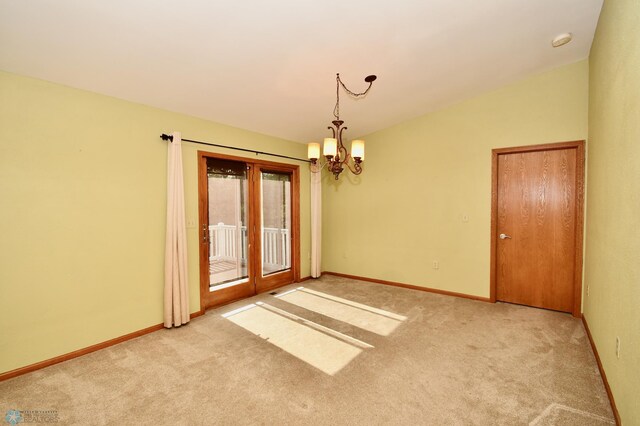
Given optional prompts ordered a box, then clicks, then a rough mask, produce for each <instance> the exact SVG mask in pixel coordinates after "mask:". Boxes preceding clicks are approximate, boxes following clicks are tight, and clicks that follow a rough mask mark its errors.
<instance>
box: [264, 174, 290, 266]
mask: <svg viewBox="0 0 640 426" xmlns="http://www.w3.org/2000/svg"><path fill="white" fill-rule="evenodd" d="M260 182H261V198H262V203H261V204H262V221H261V225H262V227H261V232H262V238H261V240H262V276H263V277H264V276H267V275H270V274H274V273H277V272H281V271H286V270H289V269H291V174H289V173H281V172H261V174H260Z"/></svg>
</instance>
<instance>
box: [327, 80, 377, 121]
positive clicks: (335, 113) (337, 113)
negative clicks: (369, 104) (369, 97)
mask: <svg viewBox="0 0 640 426" xmlns="http://www.w3.org/2000/svg"><path fill="white" fill-rule="evenodd" d="M372 85H373V81H369V87H367V89H366V90H365V91H364V92H360V93H356V92H353V91H351V90H349V88H348V87H347V86H346V85H345V84H344V83H343V82H342V80H341V79H340V74H339V73H338V74H336V106H335V107H334V108H333V116H334V117H335V118H336V120H340V86H342V88H343V89H344V91H345V92H347V94H349V95H350V96H353V97H354V98H356V99H357V98H361V97H363V96H364V95H366V94H367V93H368V92H369V89H371V86H372Z"/></svg>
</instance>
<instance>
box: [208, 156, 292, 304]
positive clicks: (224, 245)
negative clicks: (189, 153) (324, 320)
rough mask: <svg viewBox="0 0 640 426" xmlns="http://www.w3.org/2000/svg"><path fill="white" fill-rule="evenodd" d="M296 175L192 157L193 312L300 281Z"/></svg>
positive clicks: (233, 160) (276, 166)
mask: <svg viewBox="0 0 640 426" xmlns="http://www.w3.org/2000/svg"><path fill="white" fill-rule="evenodd" d="M299 187H300V175H299V167H298V166H293V165H290V164H282V163H274V162H270V161H262V160H254V159H245V158H242V157H234V156H229V155H222V154H212V153H209V152H204V151H199V152H198V192H199V215H200V228H199V240H200V308H201V309H202V310H204V309H206V308H210V307H213V306H219V305H223V304H226V303H229V302H232V301H234V300H238V299H242V298H245V297H249V296H252V295H255V294H256V293H261V292H264V291H268V290H271V289H274V288H276V287H280V286H283V285H286V284H290V283H293V282H296V281H299V280H300V204H299V199H300V195H299V194H300V192H299Z"/></svg>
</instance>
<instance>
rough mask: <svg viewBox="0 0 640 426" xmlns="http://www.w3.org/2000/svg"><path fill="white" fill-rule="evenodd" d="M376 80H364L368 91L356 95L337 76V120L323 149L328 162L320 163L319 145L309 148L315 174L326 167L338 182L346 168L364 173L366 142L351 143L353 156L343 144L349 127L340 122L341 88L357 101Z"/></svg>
mask: <svg viewBox="0 0 640 426" xmlns="http://www.w3.org/2000/svg"><path fill="white" fill-rule="evenodd" d="M376 78H377V77H376V76H375V75H369V76H367V77H366V78H365V79H364V81H365V82H367V83H369V87H367V90H365V91H364V92H361V93H354V92H352V91H351V90H349V89H347V86H345V85H344V83H343V82H342V80H340V74H336V105H335V107H334V108H333V116H334V117H335V120H333V121H332V122H331V123H333V126H329V127H327V129H330V130H331V132H332V133H333V137H331V138H324V146H323V149H322V155H323V156H324V158H325V159H326V161H325V162H324V163H320V164H319V163H318V160H319V159H320V144H319V143H315V142H312V143H310V144H308V146H307V157H308V158H309V160H311V164H312V165H313V166H315V167H313V168H312V169H315V170H314V171H315V172H320V171H321V170H322V169H323V168H324V167H325V166H326V167H327V169H328V170H329V171H330V172H331V173H333V176H334V177H335V179H336V180H338V178H339V177H340V173H342V171H343V170H344V169H345V168H347V169H349V171H351V173H353V174H354V175H359V174H360V173H362V166H361V164H362V162H363V161H364V141H363V140H354V141H351V154H349V151H347V148H346V147H345V146H344V143H343V142H342V132H343V131H344V130H346V129H347V127H343V126H342V125H343V124H344V121H342V120H340V87H342V88H343V89H344V91H345V92H347V93H348V94H349V95H350V96H352V97H354V98H356V99H357V98H361V97H363V96H365V95H366V94H367V93H368V92H369V89H371V85H373V82H374V81H375V80H376Z"/></svg>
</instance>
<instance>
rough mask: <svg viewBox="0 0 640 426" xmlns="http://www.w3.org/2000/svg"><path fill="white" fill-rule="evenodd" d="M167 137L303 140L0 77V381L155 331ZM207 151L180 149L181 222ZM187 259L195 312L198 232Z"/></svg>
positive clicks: (295, 150) (276, 146)
mask: <svg viewBox="0 0 640 426" xmlns="http://www.w3.org/2000/svg"><path fill="white" fill-rule="evenodd" d="M159 90H160V89H159ZM212 102H213V101H212ZM173 130H177V131H181V132H182V134H183V137H186V138H190V139H196V140H204V141H210V142H214V143H220V144H228V145H233V146H238V147H244V148H252V149H259V150H261V151H270V152H276V153H282V154H285V155H290V156H298V157H304V156H305V155H306V148H305V146H303V145H301V144H297V143H293V142H288V141H284V140H281V139H277V138H273V137H269V136H265V135H260V134H257V133H252V132H249V131H245V130H240V129H237V128H232V127H228V126H223V125H220V124H216V123H212V122H208V121H205V120H200V119H196V118H191V117H188V116H185V115H181V114H176V113H171V112H168V111H163V110H159V109H154V108H150V107H146V106H143V105H138V104H134V103H130V102H125V101H122V100H118V99H114V98H110V97H107V96H102V95H98V94H94V93H90V92H86V91H81V90H76V89H71V88H68V87H64V86H60V85H57V84H52V83H48V82H44V81H40V80H35V79H31V78H26V77H21V76H17V75H13V74H9V73H3V72H0V241H1V243H0V301H1V302H2V309H1V312H2V314H1V315H0V330H1V335H2V338H1V339H0V372H5V371H9V370H12V369H15V368H18V367H22V366H25V365H29V364H32V363H35V362H38V361H42V360H45V359H49V358H52V357H54V356H57V355H61V354H65V353H68V352H71V351H73V350H76V349H79V348H84V347H87V346H90V345H92V344H95V343H99V342H103V341H105V340H108V339H111V338H114V337H118V336H121V335H124V334H127V333H130V332H133V331H136V330H139V329H142V328H146V327H149V326H152V325H156V324H160V323H161V322H162V311H163V308H162V306H163V302H162V297H163V285H164V278H163V276H164V266H163V262H164V229H165V203H166V194H165V191H166V189H165V188H166V151H167V147H166V142H163V141H161V140H160V138H159V135H160V134H161V133H163V132H170V131H173ZM205 148H206V147H204V146H201V145H192V144H187V143H185V144H184V148H183V160H184V169H185V187H186V207H187V218H188V219H193V220H195V221H197V220H198V215H197V205H198V202H197V168H196V152H197V150H198V149H205ZM212 151H213V150H212ZM218 151H219V152H225V153H229V154H234V155H241V154H238V152H237V151H230V150H218ZM253 158H255V157H253ZM261 158H262V157H261ZM263 158H265V159H271V160H274V158H273V157H263ZM274 161H279V160H274ZM293 163H294V164H300V165H301V239H302V241H301V258H302V265H301V275H302V276H303V277H304V276H308V275H309V270H310V267H309V245H310V231H309V226H310V221H309V214H310V213H309V171H308V166H307V165H306V164H305V163H299V162H297V163H296V162H295V161H294V162H293ZM188 250H189V278H190V284H191V288H190V290H191V292H190V294H191V298H190V302H191V311H192V312H193V311H197V310H199V306H200V304H199V291H198V242H197V229H196V228H193V229H189V230H188Z"/></svg>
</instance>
